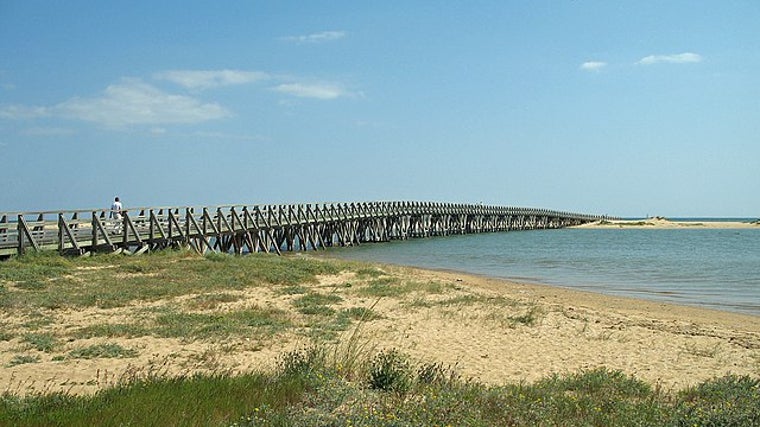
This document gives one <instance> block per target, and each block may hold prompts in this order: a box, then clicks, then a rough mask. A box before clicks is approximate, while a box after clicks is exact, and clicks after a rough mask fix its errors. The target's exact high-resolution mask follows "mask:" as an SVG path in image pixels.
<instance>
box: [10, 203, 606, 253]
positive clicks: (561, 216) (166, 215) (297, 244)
mask: <svg viewBox="0 0 760 427" xmlns="http://www.w3.org/2000/svg"><path fill="white" fill-rule="evenodd" d="M109 214H110V211H109V210H108V209H102V210H76V211H51V212H0V257H8V256H11V255H14V254H23V253H24V252H25V251H28V250H30V249H33V250H56V251H58V252H60V253H61V254H74V255H88V254H91V253H93V252H114V251H124V252H129V253H132V254H137V253H142V252H145V251H155V250H161V249H165V248H169V247H190V248H193V249H194V250H196V251H198V252H199V253H205V252H207V251H214V252H233V253H238V254H240V253H245V252H275V253H278V254H281V253H282V251H296V250H308V249H315V250H316V249H320V248H327V247H331V246H353V245H359V244H362V243H365V242H385V241H390V240H396V239H408V238H416V237H429V236H446V235H450V234H470V233H485V232H499V231H511V230H535V229H554V228H563V227H567V226H572V225H579V224H583V223H586V222H592V221H597V220H600V219H603V217H600V216H595V215H585V214H576V213H569V212H559V211H552V210H544V209H528V208H517V207H501V206H485V205H471V204H451V203H429V202H365V203H322V204H299V205H253V206H248V205H230V206H216V207H148V208H129V211H128V212H126V213H125V214H124V215H123V216H122V218H121V220H119V221H116V220H113V219H110V218H109V216H110V215H109Z"/></svg>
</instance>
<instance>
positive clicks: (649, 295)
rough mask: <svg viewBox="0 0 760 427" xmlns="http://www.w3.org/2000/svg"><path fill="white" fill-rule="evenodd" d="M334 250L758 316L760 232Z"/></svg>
mask: <svg viewBox="0 0 760 427" xmlns="http://www.w3.org/2000/svg"><path fill="white" fill-rule="evenodd" d="M329 251H330V254H332V255H334V256H338V257H341V258H346V259H355V260H364V261H378V262H384V263H392V264H400V265H410V266H417V267H424V268H435V269H450V270H458V271H463V272H469V273H475V274H481V275H487V276H491V277H498V278H506V279H513V280H518V281H526V282H532V283H542V284H547V285H552V286H560V287H566V288H577V289H582V290H586V291H593V292H600V293H604V294H611V295H623V296H633V297H637V298H645V299H651V300H659V301H666V302H670V303H676V304H684V305H693V306H700V307H708V308H713V309H719V310H727V311H735V312H741V313H747V314H752V315H760V229H672V230H671V229H656V230H652V229H562V230H534V231H513V232H506V233H485V234H472V235H464V236H447V237H433V238H427V239H412V240H406V241H393V242H387V243H368V244H364V245H362V246H359V247H351V248H334V249H330V250H329Z"/></svg>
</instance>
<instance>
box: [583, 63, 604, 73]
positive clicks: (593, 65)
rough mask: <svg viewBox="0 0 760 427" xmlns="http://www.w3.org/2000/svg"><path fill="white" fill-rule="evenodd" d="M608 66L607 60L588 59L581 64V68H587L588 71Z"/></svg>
mask: <svg viewBox="0 0 760 427" xmlns="http://www.w3.org/2000/svg"><path fill="white" fill-rule="evenodd" d="M606 66H607V63H606V62H600V61H588V62H584V63H583V64H581V67H580V68H581V70H586V71H599V70H601V69H602V68H604V67H606Z"/></svg>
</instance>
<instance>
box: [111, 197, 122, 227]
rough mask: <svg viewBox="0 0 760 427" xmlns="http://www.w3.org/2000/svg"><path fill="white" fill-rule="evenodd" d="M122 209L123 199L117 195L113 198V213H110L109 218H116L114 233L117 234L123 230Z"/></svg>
mask: <svg viewBox="0 0 760 427" xmlns="http://www.w3.org/2000/svg"><path fill="white" fill-rule="evenodd" d="M121 211H122V206H121V201H120V200H119V198H118V197H116V198H114V200H113V204H111V213H110V214H109V215H108V217H109V218H111V219H113V220H114V233H116V234H118V233H119V231H121Z"/></svg>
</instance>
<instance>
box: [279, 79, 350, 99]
mask: <svg viewBox="0 0 760 427" xmlns="http://www.w3.org/2000/svg"><path fill="white" fill-rule="evenodd" d="M274 90H276V91H277V92H282V93H286V94H288V95H293V96H297V97H299V98H317V99H335V98H339V97H342V96H350V95H352V94H351V93H350V92H346V91H345V90H344V89H343V88H341V87H339V86H336V85H332V84H325V83H316V84H304V83H283V84H281V85H278V86H276V87H275V88H274Z"/></svg>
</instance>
